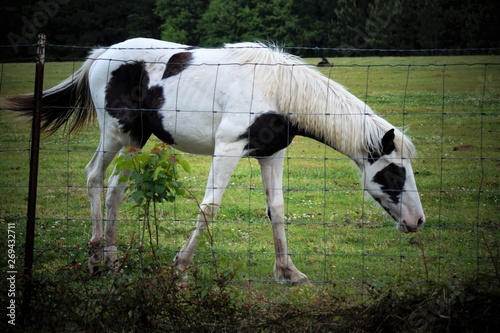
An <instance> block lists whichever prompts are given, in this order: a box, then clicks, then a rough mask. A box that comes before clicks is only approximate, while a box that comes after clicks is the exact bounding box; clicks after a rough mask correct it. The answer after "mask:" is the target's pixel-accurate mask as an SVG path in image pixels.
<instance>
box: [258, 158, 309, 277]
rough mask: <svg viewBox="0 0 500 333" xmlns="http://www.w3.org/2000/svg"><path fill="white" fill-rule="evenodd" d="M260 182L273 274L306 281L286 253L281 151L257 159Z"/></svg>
mask: <svg viewBox="0 0 500 333" xmlns="http://www.w3.org/2000/svg"><path fill="white" fill-rule="evenodd" d="M259 164H260V169H261V174H262V184H263V186H264V191H265V192H266V201H267V213H268V215H269V218H270V220H271V224H272V229H273V236H274V248H275V252H276V261H275V264H274V274H275V276H276V279H277V280H278V281H280V282H291V283H308V282H309V280H308V279H307V276H306V275H305V274H303V273H302V272H300V271H299V270H298V269H297V268H296V267H295V265H294V264H293V262H292V259H291V258H290V254H289V253H288V244H287V240H286V234H285V210H284V201H283V187H282V186H283V185H282V179H283V151H281V152H278V153H276V154H275V155H273V156H272V157H270V158H265V159H259Z"/></svg>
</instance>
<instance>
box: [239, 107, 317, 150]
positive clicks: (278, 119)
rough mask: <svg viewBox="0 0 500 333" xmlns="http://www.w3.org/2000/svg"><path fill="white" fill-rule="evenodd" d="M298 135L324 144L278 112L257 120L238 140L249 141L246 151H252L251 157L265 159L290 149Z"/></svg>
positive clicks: (264, 115)
mask: <svg viewBox="0 0 500 333" xmlns="http://www.w3.org/2000/svg"><path fill="white" fill-rule="evenodd" d="M296 135H300V136H305V137H308V138H312V139H315V140H317V141H320V142H323V140H321V139H320V138H317V137H315V136H314V134H312V133H309V132H307V131H305V130H303V129H299V127H298V126H297V125H295V124H292V123H291V121H290V119H289V118H288V117H286V116H285V115H282V114H278V113H276V112H268V113H264V114H262V115H260V116H258V117H257V118H255V120H254V122H253V123H252V124H251V125H250V127H248V128H247V130H246V131H245V132H244V133H243V134H241V135H240V136H239V137H238V139H240V140H243V139H247V140H248V143H247V145H246V146H245V148H244V149H245V150H247V151H250V155H249V156H250V157H255V158H263V157H269V156H272V155H273V154H275V153H276V152H278V151H280V150H281V149H284V148H286V147H288V146H289V145H290V143H291V142H292V140H293V138H294V137H295V136H296Z"/></svg>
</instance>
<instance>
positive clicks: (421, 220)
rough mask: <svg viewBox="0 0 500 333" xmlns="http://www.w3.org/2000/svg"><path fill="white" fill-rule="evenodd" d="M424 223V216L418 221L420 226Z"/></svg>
mask: <svg viewBox="0 0 500 333" xmlns="http://www.w3.org/2000/svg"><path fill="white" fill-rule="evenodd" d="M422 224H424V219H423V218H419V219H418V222H417V225H418V226H419V227H420V226H422Z"/></svg>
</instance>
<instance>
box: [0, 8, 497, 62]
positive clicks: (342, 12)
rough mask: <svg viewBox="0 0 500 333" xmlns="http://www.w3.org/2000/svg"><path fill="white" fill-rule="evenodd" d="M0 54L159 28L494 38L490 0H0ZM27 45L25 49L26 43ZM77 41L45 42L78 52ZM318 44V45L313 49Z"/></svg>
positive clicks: (203, 38) (112, 39) (396, 40)
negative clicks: (41, 38) (0, 4)
mask: <svg viewBox="0 0 500 333" xmlns="http://www.w3.org/2000/svg"><path fill="white" fill-rule="evenodd" d="M0 21H1V22H2V24H3V25H4V28H3V33H2V40H1V41H0V44H1V45H2V47H1V48H0V51H1V57H2V59H3V60H5V59H7V60H8V59H11V58H14V57H19V56H22V55H27V54H28V53H27V52H28V50H26V49H25V48H24V47H23V46H22V45H25V44H33V43H35V42H36V35H37V33H39V32H44V33H46V34H47V39H48V42H49V43H50V44H55V45H65V46H71V45H76V46H101V45H104V46H106V45H111V44H113V43H116V42H119V41H122V40H125V39H128V38H132V37H138V36H141V37H151V38H161V39H165V40H169V41H174V42H178V43H184V44H189V45H196V46H205V47H215V46H220V45H222V44H223V43H227V42H237V41H254V40H261V41H272V42H275V43H277V44H279V45H285V46H287V47H304V48H306V49H297V51H296V52H298V53H301V55H313V54H311V53H314V48H319V49H321V48H345V49H347V50H346V51H345V54H346V55H349V54H352V52H351V51H349V50H350V49H436V48H439V49H444V48H447V49H449V48H452V49H462V48H498V47H499V46H500V23H499V22H500V2H499V1H497V0H484V1H474V0H266V1H263V0H189V1H186V0H141V1H137V0H121V1H120V2H117V1H115V0H40V1H37V2H33V1H26V0H18V1H11V2H9V3H8V4H6V5H4V8H3V11H1V13H0ZM29 52H31V50H30V51H29ZM86 52H88V49H86V48H67V49H54V50H53V53H51V54H52V55H54V56H61V57H67V56H75V57H79V56H82V55H83V54H85V53H86ZM322 52H327V51H322Z"/></svg>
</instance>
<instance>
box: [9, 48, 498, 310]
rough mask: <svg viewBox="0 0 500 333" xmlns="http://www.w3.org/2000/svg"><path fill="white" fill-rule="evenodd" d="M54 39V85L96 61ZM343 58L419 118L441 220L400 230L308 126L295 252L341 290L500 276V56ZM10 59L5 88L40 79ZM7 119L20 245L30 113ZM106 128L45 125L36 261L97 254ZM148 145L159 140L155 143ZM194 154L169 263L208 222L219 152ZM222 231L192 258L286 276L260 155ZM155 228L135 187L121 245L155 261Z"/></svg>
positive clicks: (358, 78) (365, 81)
mask: <svg viewBox="0 0 500 333" xmlns="http://www.w3.org/2000/svg"><path fill="white" fill-rule="evenodd" d="M51 47H57V46H50V45H49V48H48V49H49V51H48V54H47V63H46V68H45V72H46V74H45V85H44V86H45V88H49V87H51V86H54V85H55V84H57V83H59V82H60V81H61V80H63V79H65V78H67V77H70V76H71V75H72V74H73V73H74V72H75V71H76V70H77V69H78V68H79V66H80V64H81V63H82V61H83V59H72V60H68V61H63V62H55V61H51V59H50V48H51ZM417 55H418V54H417ZM319 60H320V59H313V58H311V59H306V62H308V63H309V65H307V66H311V67H312V66H315V65H316V63H317V62H318V61H319ZM329 60H330V62H331V63H332V66H331V67H321V68H318V70H319V71H321V72H322V73H323V74H324V75H325V76H327V77H328V78H330V79H332V80H334V81H337V82H339V83H341V84H342V85H344V86H346V87H347V88H348V90H349V91H350V92H351V93H353V94H354V95H356V96H357V97H358V98H360V99H361V100H362V101H364V102H366V103H367V105H369V106H371V107H372V108H373V109H374V110H376V111H377V112H378V113H379V114H380V115H381V116H382V117H383V118H385V119H387V120H388V121H390V122H391V123H392V124H394V125H395V126H399V127H408V129H407V134H408V136H409V137H410V138H412V140H413V142H414V144H415V146H416V147H417V151H418V156H417V157H416V158H415V159H414V161H413V170H414V171H415V179H416V183H417V186H418V189H419V193H420V196H421V200H422V204H423V207H424V210H425V213H426V217H427V222H426V225H425V227H424V228H423V229H422V231H421V232H419V233H417V234H402V233H399V232H398V231H397V230H396V228H395V226H394V221H393V220H392V219H391V218H390V216H389V215H387V213H386V212H384V210H383V209H382V208H381V207H380V206H379V205H378V204H377V203H376V202H375V201H374V200H373V199H371V198H369V196H368V195H367V193H366V191H364V190H363V184H362V180H361V178H360V172H359V170H358V168H357V167H356V165H355V164H354V163H353V162H352V161H351V159H350V158H349V157H346V156H344V155H342V154H340V153H338V152H336V151H334V150H333V149H331V148H329V147H327V146H326V145H323V144H321V143H319V142H317V141H314V140H312V139H309V138H304V137H297V138H296V139H295V140H294V141H293V142H292V144H291V145H290V147H289V148H288V149H287V152H286V154H285V169H284V174H283V189H284V191H283V193H284V199H285V221H286V226H285V228H286V233H287V236H288V246H289V252H290V255H291V258H293V260H294V263H295V265H296V266H297V267H298V268H299V269H300V270H301V271H303V272H304V273H305V274H307V275H308V277H309V280H310V281H311V282H312V283H313V285H317V286H321V287H322V288H324V287H328V288H332V289H329V290H333V292H334V293H337V294H336V295H338V296H339V297H344V298H352V299H356V300H357V301H359V302H362V300H364V299H366V298H370V297H372V294H373V293H374V292H376V291H377V290H379V289H380V288H385V286H393V285H401V284H404V285H407V286H415V287H418V286H421V285H424V284H426V283H429V282H431V281H433V282H437V283H447V282H449V281H458V280H466V279H475V280H481V279H483V280H484V281H492V283H493V284H496V285H497V286H498V283H499V281H498V278H499V275H498V269H499V267H498V265H500V263H499V255H500V246H499V240H500V221H499V220H498V208H499V204H498V199H499V196H500V193H499V181H500V179H499V178H500V172H499V171H500V170H499V166H500V164H499V163H500V146H499V144H498V142H499V138H500V135H499V131H500V130H499V128H500V126H499V125H500V118H499V115H500V112H499V111H500V58H499V57H498V56H490V55H482V56H460V57H454V56H441V57H440V56H437V57H416V56H410V57H382V58H373V57H367V58H331V59H329ZM231 65H232V64H231ZM219 66H229V64H224V63H221V64H219ZM0 69H1V81H0V94H1V96H2V97H9V96H14V95H18V94H22V93H29V92H31V91H32V87H33V85H34V66H33V64H32V63H17V62H15V59H13V61H12V62H8V63H2V64H1V68H0ZM193 116H196V115H193ZM0 122H1V126H2V131H1V133H0V160H1V169H0V172H1V173H2V182H1V187H2V188H1V194H0V196H1V202H2V205H1V211H0V218H1V224H2V225H3V228H8V226H12V225H13V224H14V225H15V237H16V239H17V242H16V249H17V258H19V259H20V258H21V257H22V256H23V242H24V233H25V221H26V197H27V186H28V184H27V182H28V177H27V175H28V170H29V153H30V133H29V126H26V125H25V124H24V123H23V122H20V121H19V120H18V119H15V118H13V117H12V116H11V115H8V114H6V113H5V112H4V111H2V115H1V117H0ZM155 140H156V139H153V142H155ZM98 141H99V129H98V126H97V124H94V125H91V126H88V127H85V128H84V129H83V130H82V131H81V132H79V133H72V134H69V135H65V133H63V131H61V132H57V133H55V134H54V135H52V136H48V137H44V138H43V139H42V143H41V150H40V176H39V182H38V214H37V220H36V238H35V262H34V274H35V275H36V274H37V272H40V271H43V270H51V269H57V268H60V267H65V266H68V265H82V266H86V264H87V259H88V257H89V254H88V251H89V249H88V246H87V243H88V241H89V239H90V238H91V236H92V221H91V218H90V210H89V203H88V197H87V188H86V179H85V172H84V170H85V165H86V164H87V163H88V161H89V160H90V158H91V157H92V155H93V153H94V151H95V149H96V147H97V144H98ZM148 147H152V143H149V144H148V145H146V147H145V149H148ZM184 156H185V158H186V159H187V160H188V161H189V163H190V165H191V169H192V172H191V173H189V174H188V173H185V174H183V175H182V178H181V181H182V182H183V184H184V185H185V186H186V188H188V189H189V191H190V192H191V193H192V194H193V196H186V197H182V198H178V199H177V200H176V202H175V203H173V204H162V205H160V206H159V207H158V209H157V215H156V220H157V221H158V222H157V230H158V235H159V236H158V238H159V240H158V245H157V252H158V255H159V257H160V258H161V261H162V262H164V265H165V266H170V265H171V263H172V260H173V258H174V257H175V255H176V253H177V251H178V250H179V249H180V248H181V247H182V246H183V244H184V243H185V242H186V240H187V238H188V237H189V235H190V233H191V231H192V230H193V228H194V226H195V220H196V215H197V213H198V211H199V207H198V200H201V198H202V197H203V193H204V191H205V186H206V181H207V176H208V171H209V168H210V165H211V159H212V156H200V155H191V154H184ZM109 174H110V171H109V170H108V176H109ZM194 198H197V200H195V199H194ZM103 210H104V207H103ZM210 231H211V234H212V235H213V241H212V242H207V243H205V244H202V245H201V246H199V248H198V249H197V251H196V255H195V259H194V261H193V263H192V265H191V266H192V267H196V269H199V270H201V271H203V270H206V271H211V270H212V269H213V267H212V266H213V260H212V259H213V254H214V253H215V256H216V258H217V261H218V265H220V266H221V267H227V268H231V269H233V268H234V270H235V271H236V274H237V276H238V280H239V281H240V282H241V283H242V285H245V286H247V287H249V288H254V289H255V290H259V288H267V287H268V286H269V285H274V283H275V282H274V281H275V279H274V275H273V270H272V267H273V265H274V259H275V254H274V252H275V247H274V244H273V236H272V231H271V225H270V222H269V219H268V216H267V212H266V200H265V191H264V188H263V186H262V183H261V179H260V170H259V165H258V162H257V161H256V160H255V159H243V160H241V161H240V162H239V164H238V167H237V169H236V171H235V172H234V174H233V175H232V178H231V180H230V182H229V184H228V186H227V189H226V192H225V194H224V199H223V201H222V205H221V207H220V209H219V211H218V213H217V215H216V217H215V220H214V222H213V223H212V224H211V225H210ZM144 232H145V225H144V222H143V220H142V219H141V214H140V212H139V210H138V208H137V207H135V205H134V204H133V203H132V202H129V201H127V200H125V202H124V203H123V205H122V206H121V208H120V215H119V220H118V234H119V237H118V240H117V247H118V250H119V253H120V255H119V257H122V256H125V254H127V263H126V264H125V265H124V266H123V267H122V268H123V269H125V270H131V271H134V270H136V271H141V270H142V269H143V267H141V262H140V257H141V256H142V255H143V254H142V253H143V251H144V247H145V246H146V247H147V241H146V240H145V237H146V236H144ZM3 243H4V244H7V241H5V242H3ZM122 260H123V258H122ZM4 262H7V259H6V260H5V261H4ZM18 262H20V260H18Z"/></svg>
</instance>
